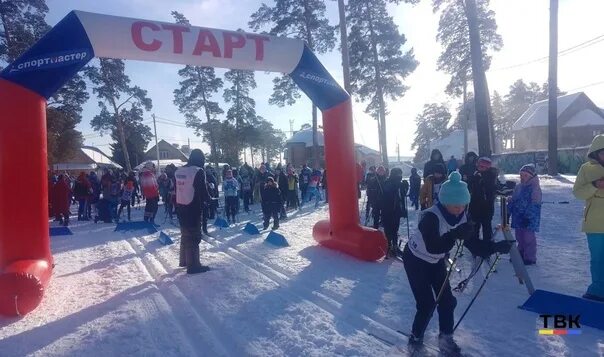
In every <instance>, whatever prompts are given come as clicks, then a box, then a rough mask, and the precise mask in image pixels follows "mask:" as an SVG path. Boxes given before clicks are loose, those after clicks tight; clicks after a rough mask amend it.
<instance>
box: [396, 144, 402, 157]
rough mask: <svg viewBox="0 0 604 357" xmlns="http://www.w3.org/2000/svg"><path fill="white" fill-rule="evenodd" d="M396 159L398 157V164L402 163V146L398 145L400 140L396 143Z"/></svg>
mask: <svg viewBox="0 0 604 357" xmlns="http://www.w3.org/2000/svg"><path fill="white" fill-rule="evenodd" d="M396 157H397V162H398V163H400V162H401V146H400V145H399V144H398V140H397V141H396Z"/></svg>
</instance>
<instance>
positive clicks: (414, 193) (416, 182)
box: [409, 167, 422, 211]
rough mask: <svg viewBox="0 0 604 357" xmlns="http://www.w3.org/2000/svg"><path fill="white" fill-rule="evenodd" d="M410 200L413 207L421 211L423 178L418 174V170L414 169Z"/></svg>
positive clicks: (410, 180) (410, 181)
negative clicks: (420, 191) (420, 192)
mask: <svg viewBox="0 0 604 357" xmlns="http://www.w3.org/2000/svg"><path fill="white" fill-rule="evenodd" d="M409 184H410V186H411V187H410V189H409V199H410V200H411V206H413V207H415V210H416V211H417V210H418V209H419V190H420V188H421V187H422V178H421V176H420V175H418V174H417V169H416V168H415V167H414V168H412V169H411V176H410V177H409Z"/></svg>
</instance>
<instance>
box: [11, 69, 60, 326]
mask: <svg viewBox="0 0 604 357" xmlns="http://www.w3.org/2000/svg"><path fill="white" fill-rule="evenodd" d="M0 93H2V95H1V96H0V190H1V191H0V192H1V195H0V314H1V315H7V316H18V315H24V314H26V313H28V312H30V311H32V310H33V309H35V308H36V306H38V304H39V303H40V301H41V300H42V296H43V289H44V288H45V287H46V285H47V284H48V281H49V280H50V276H51V272H52V256H51V253H50V243H49V238H48V234H49V233H48V202H47V200H48V194H47V192H48V191H47V190H48V187H47V186H48V183H47V180H45V179H44V177H46V176H47V173H46V171H47V161H46V112H45V111H46V100H45V99H44V98H43V97H41V96H39V95H37V94H35V93H34V92H31V91H29V90H27V89H25V88H23V87H21V86H19V85H16V84H13V83H11V82H8V81H6V80H4V79H0Z"/></svg>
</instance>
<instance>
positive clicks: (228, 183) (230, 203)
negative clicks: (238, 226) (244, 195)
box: [222, 170, 239, 224]
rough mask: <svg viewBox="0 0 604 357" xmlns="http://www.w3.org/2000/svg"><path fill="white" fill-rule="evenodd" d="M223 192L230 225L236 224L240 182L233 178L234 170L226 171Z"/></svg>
mask: <svg viewBox="0 0 604 357" xmlns="http://www.w3.org/2000/svg"><path fill="white" fill-rule="evenodd" d="M222 192H224V206H225V211H226V216H227V220H228V222H229V224H231V223H235V222H236V217H235V216H236V214H237V203H238V202H237V201H239V182H237V179H236V178H234V177H233V171H232V170H226V172H225V176H224V181H223V182H222Z"/></svg>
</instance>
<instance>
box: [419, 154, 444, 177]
mask: <svg viewBox="0 0 604 357" xmlns="http://www.w3.org/2000/svg"><path fill="white" fill-rule="evenodd" d="M440 165H442V166H443V167H445V160H443V154H441V152H440V150H438V149H434V150H432V153H431V154H430V161H428V162H426V164H425V165H424V178H426V177H428V176H430V175H432V174H433V173H434V170H435V168H436V167H437V166H438V167H439V169H440ZM445 171H446V167H445ZM445 175H446V172H445Z"/></svg>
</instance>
